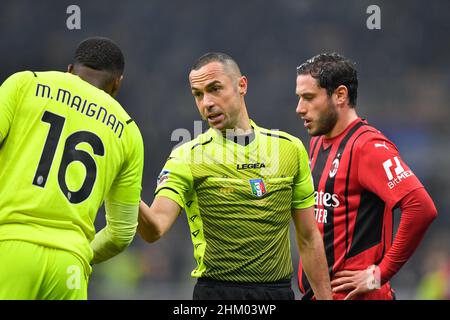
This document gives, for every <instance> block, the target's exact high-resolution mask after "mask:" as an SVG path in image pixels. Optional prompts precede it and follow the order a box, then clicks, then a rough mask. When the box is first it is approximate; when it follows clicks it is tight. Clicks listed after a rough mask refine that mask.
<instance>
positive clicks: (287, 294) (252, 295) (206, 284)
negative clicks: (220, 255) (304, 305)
mask: <svg viewBox="0 0 450 320" xmlns="http://www.w3.org/2000/svg"><path fill="white" fill-rule="evenodd" d="M193 299H194V300H295V294H294V291H292V287H291V280H280V281H277V282H268V283H254V282H228V281H218V280H212V279H208V278H199V279H198V280H197V284H196V285H195V287H194V294H193Z"/></svg>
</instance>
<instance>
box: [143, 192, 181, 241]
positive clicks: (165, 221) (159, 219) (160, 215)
mask: <svg viewBox="0 0 450 320" xmlns="http://www.w3.org/2000/svg"><path fill="white" fill-rule="evenodd" d="M180 211H181V207H180V205H179V204H178V203H176V202H175V201H174V200H172V199H169V198H167V197H164V196H161V197H156V198H155V200H154V201H153V203H152V205H151V206H150V207H149V206H148V205H147V204H146V203H145V202H144V201H142V200H141V203H140V205H139V218H138V228H137V230H138V232H139V234H140V235H141V237H142V238H143V239H144V240H145V241H147V242H150V243H152V242H155V241H156V240H158V239H159V238H161V237H162V236H163V235H164V234H166V232H167V231H169V230H170V228H171V227H172V225H173V224H174V222H175V220H176V219H177V217H178V215H179V214H180Z"/></svg>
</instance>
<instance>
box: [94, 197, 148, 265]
mask: <svg viewBox="0 0 450 320" xmlns="http://www.w3.org/2000/svg"><path fill="white" fill-rule="evenodd" d="M105 210H106V226H105V227H104V228H103V229H102V230H100V231H99V232H97V234H96V235H95V238H94V240H93V241H92V242H91V247H92V250H93V251H94V257H93V259H92V261H91V263H92V264H96V263H100V262H103V261H105V260H108V259H110V258H112V257H114V256H115V255H117V254H119V253H120V252H122V251H123V250H125V249H126V248H127V247H128V245H129V244H130V243H131V241H132V240H133V238H134V235H135V233H136V227H137V217H138V212H139V206H138V205H126V204H122V203H119V202H113V201H105Z"/></svg>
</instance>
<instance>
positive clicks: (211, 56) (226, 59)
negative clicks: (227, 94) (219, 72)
mask: <svg viewBox="0 0 450 320" xmlns="http://www.w3.org/2000/svg"><path fill="white" fill-rule="evenodd" d="M211 62H219V63H220V64H221V65H222V66H223V71H224V72H225V73H226V74H227V75H228V76H229V77H230V78H231V79H233V80H235V79H237V78H239V77H241V76H242V74H241V70H240V69H239V66H238V64H237V63H236V61H234V59H233V58H232V57H230V56H229V55H227V54H225V53H222V52H208V53H206V54H204V55H203V56H201V57H200V58H198V60H197V61H196V62H195V63H194V64H193V65H192V67H191V71H192V70H199V69H200V68H201V67H203V66H205V65H207V64H209V63H211Z"/></svg>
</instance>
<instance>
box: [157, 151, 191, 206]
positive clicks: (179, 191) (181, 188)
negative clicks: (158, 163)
mask: <svg viewBox="0 0 450 320" xmlns="http://www.w3.org/2000/svg"><path fill="white" fill-rule="evenodd" d="M180 158H181V157H180V155H179V154H178V153H177V152H175V153H172V154H171V155H170V157H169V160H167V162H166V164H165V165H164V168H163V169H162V170H161V173H160V174H159V176H158V181H157V187H156V190H155V198H156V197H160V196H164V197H167V198H169V199H171V200H173V201H175V202H176V203H178V205H180V207H182V208H184V206H185V204H186V198H187V195H188V194H189V193H190V192H192V189H193V184H194V182H193V180H194V179H193V177H192V173H191V169H190V167H189V165H188V164H187V163H186V162H185V161H183V160H182V159H180Z"/></svg>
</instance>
